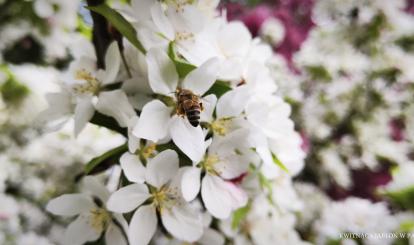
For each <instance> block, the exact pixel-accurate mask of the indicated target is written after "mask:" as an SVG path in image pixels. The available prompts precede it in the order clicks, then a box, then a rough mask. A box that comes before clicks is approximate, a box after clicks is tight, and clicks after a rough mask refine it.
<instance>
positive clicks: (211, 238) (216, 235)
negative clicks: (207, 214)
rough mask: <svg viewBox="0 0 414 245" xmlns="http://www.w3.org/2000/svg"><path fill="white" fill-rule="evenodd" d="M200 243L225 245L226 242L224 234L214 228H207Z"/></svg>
mask: <svg viewBox="0 0 414 245" xmlns="http://www.w3.org/2000/svg"><path fill="white" fill-rule="evenodd" d="M198 243H200V244H201V245H210V244H214V245H223V244H224V236H223V235H222V234H221V233H220V232H218V231H216V230H213V229H210V228H207V229H205V230H204V234H203V236H202V237H201V238H200V240H198Z"/></svg>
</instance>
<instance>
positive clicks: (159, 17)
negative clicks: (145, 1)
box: [151, 3, 175, 41]
mask: <svg viewBox="0 0 414 245" xmlns="http://www.w3.org/2000/svg"><path fill="white" fill-rule="evenodd" d="M151 17H152V20H153V21H154V24H155V26H156V27H157V28H158V30H159V31H160V32H161V34H162V35H164V36H165V37H166V38H168V39H169V40H170V41H172V40H174V38H175V31H174V28H173V26H172V25H171V23H170V21H169V20H168V18H167V16H166V15H165V14H164V11H163V10H162V6H161V4H159V3H156V4H154V5H153V6H152V7H151Z"/></svg>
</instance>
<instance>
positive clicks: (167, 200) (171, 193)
mask: <svg viewBox="0 0 414 245" xmlns="http://www.w3.org/2000/svg"><path fill="white" fill-rule="evenodd" d="M151 196H152V202H153V203H154V205H155V206H156V207H157V209H158V210H159V212H162V211H163V210H164V209H171V208H172V207H173V206H174V205H176V204H177V202H178V198H177V197H178V190H176V189H175V188H169V187H166V186H163V187H161V189H159V190H154V191H153V192H152V194H151Z"/></svg>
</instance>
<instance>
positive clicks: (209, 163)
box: [202, 155, 220, 175]
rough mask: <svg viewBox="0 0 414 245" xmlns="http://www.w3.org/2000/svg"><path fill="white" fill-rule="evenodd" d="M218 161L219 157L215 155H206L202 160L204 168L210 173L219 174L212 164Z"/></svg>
mask: <svg viewBox="0 0 414 245" xmlns="http://www.w3.org/2000/svg"><path fill="white" fill-rule="evenodd" d="M219 161H220V158H219V157H218V156H217V155H208V156H207V157H206V158H205V159H204V161H203V162H202V166H203V168H204V170H205V171H206V172H207V173H209V174H212V175H219V173H218V172H217V170H216V169H215V168H214V165H215V164H216V163H218V162H219Z"/></svg>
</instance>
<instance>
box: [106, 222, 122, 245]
mask: <svg viewBox="0 0 414 245" xmlns="http://www.w3.org/2000/svg"><path fill="white" fill-rule="evenodd" d="M105 244H106V245H127V241H126V240H125V237H124V235H123V234H122V231H121V229H120V228H119V227H118V226H117V225H115V224H113V223H111V224H110V225H109V226H108V228H107V229H106V233H105Z"/></svg>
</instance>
